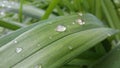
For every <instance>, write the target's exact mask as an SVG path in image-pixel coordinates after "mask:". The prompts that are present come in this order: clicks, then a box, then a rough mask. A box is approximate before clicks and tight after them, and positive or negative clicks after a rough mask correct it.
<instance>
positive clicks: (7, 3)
mask: <svg viewBox="0 0 120 68" xmlns="http://www.w3.org/2000/svg"><path fill="white" fill-rule="evenodd" d="M12 6H18V4H17V3H15V2H11V1H7V0H4V1H0V7H2V8H11V7H12Z"/></svg>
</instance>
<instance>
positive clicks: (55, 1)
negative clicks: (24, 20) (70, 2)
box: [42, 0, 60, 19]
mask: <svg viewBox="0 0 120 68" xmlns="http://www.w3.org/2000/svg"><path fill="white" fill-rule="evenodd" d="M59 2H60V0H52V2H51V3H50V5H49V7H48V8H47V10H46V12H45V14H44V15H43V17H42V19H47V18H48V17H49V16H50V14H51V13H52V11H53V9H54V8H55V7H56V5H57V4H58V3H59Z"/></svg>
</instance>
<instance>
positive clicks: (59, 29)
mask: <svg viewBox="0 0 120 68" xmlns="http://www.w3.org/2000/svg"><path fill="white" fill-rule="evenodd" d="M65 30H66V27H65V26H63V25H58V26H57V28H56V31H58V32H64V31H65Z"/></svg>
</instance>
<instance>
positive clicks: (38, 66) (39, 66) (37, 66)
mask: <svg viewBox="0 0 120 68" xmlns="http://www.w3.org/2000/svg"><path fill="white" fill-rule="evenodd" d="M34 68H42V65H36V66H35V67H34Z"/></svg>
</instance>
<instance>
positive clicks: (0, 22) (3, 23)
mask: <svg viewBox="0 0 120 68" xmlns="http://www.w3.org/2000/svg"><path fill="white" fill-rule="evenodd" d="M0 26H2V27H5V28H8V29H10V30H17V29H19V28H21V27H25V25H23V24H21V23H18V22H14V21H11V20H7V19H0Z"/></svg>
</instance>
